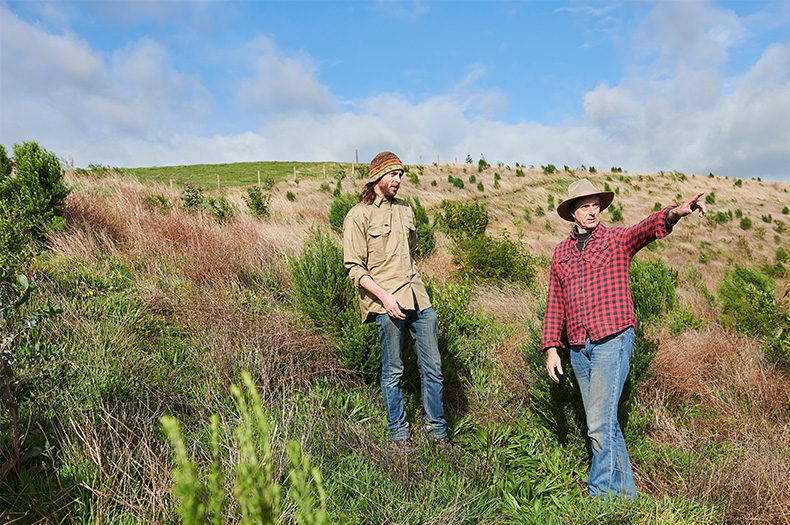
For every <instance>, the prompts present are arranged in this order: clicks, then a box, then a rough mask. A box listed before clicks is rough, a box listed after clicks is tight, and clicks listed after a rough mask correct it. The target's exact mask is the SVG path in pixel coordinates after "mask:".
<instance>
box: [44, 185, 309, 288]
mask: <svg viewBox="0 0 790 525" xmlns="http://www.w3.org/2000/svg"><path fill="white" fill-rule="evenodd" d="M70 182H71V183H74V182H77V181H74V180H72V181H70ZM93 184H96V185H98V186H96V187H95V189H94V191H92V192H74V193H72V194H71V195H70V196H69V197H68V199H67V200H66V202H65V204H64V206H63V215H64V216H65V217H66V220H67V222H68V224H69V225H70V228H69V229H68V230H66V231H65V232H63V233H60V234H58V235H56V236H54V237H53V238H52V239H51V246H52V249H53V251H54V252H55V253H56V254H61V255H65V256H67V257H71V258H76V259H85V260H96V259H97V258H100V257H105V256H106V255H110V256H122V257H124V258H126V259H129V260H131V261H133V262H134V263H135V265H137V266H139V267H141V268H143V269H144V273H147V274H148V275H152V276H156V277H160V278H169V277H172V275H173V274H180V275H181V276H182V278H184V279H185V280H187V281H189V282H192V283H195V284H197V285H210V286H214V287H217V288H221V287H238V286H240V285H242V283H243V281H244V278H245V276H250V275H259V276H261V275H273V276H274V278H275V279H277V280H279V281H280V282H286V281H287V279H288V272H287V266H286V265H285V261H286V258H287V256H288V254H292V253H298V252H299V251H300V250H301V247H302V242H303V238H304V236H305V233H306V231H307V226H305V225H303V224H302V225H300V224H299V223H297V224H289V223H287V222H286V223H282V222H274V221H271V222H269V223H266V222H265V221H259V220H256V219H254V218H252V217H251V216H249V215H247V214H238V215H237V216H236V217H235V218H233V219H232V220H230V221H228V222H227V223H224V224H219V223H217V221H215V220H214V219H213V218H212V217H211V216H210V215H209V214H208V213H207V212H194V211H190V210H188V209H185V208H183V207H182V206H180V205H178V196H177V195H173V194H172V193H171V192H170V191H169V190H167V189H165V188H164V187H162V188H158V190H159V191H157V188H151V187H150V186H146V185H143V184H140V183H138V182H135V181H133V180H129V179H125V178H121V177H110V178H107V179H101V180H99V181H94V182H93ZM151 195H164V196H165V197H167V198H168V199H169V200H170V201H171V202H175V203H176V206H174V207H173V208H172V209H171V210H168V211H166V212H165V213H162V212H158V211H155V210H152V209H150V207H149V206H147V205H146V202H145V199H146V197H149V196H151ZM229 200H231V201H233V200H234V199H233V198H231V199H229ZM283 200H284V199H283ZM289 210H290V208H289ZM289 213H290V212H289ZM297 213H299V212H297ZM307 215H310V214H307ZM304 221H308V222H310V221H311V218H306V219H304Z"/></svg>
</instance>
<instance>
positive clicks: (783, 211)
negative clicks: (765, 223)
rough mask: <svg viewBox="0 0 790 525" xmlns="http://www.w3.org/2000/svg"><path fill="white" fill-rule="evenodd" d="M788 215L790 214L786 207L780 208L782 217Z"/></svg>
mask: <svg viewBox="0 0 790 525" xmlns="http://www.w3.org/2000/svg"><path fill="white" fill-rule="evenodd" d="M788 213H790V208H788V207H787V206H785V207H784V208H782V215H787V214H788Z"/></svg>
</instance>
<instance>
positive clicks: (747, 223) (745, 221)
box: [741, 217, 752, 230]
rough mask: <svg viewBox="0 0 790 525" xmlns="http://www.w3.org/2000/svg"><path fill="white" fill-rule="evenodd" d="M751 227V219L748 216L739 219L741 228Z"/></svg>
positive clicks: (748, 228) (747, 228)
mask: <svg viewBox="0 0 790 525" xmlns="http://www.w3.org/2000/svg"><path fill="white" fill-rule="evenodd" d="M751 228H752V220H751V219H750V218H749V217H744V218H743V219H741V229H742V230H750V229H751Z"/></svg>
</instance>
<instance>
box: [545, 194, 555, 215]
mask: <svg viewBox="0 0 790 525" xmlns="http://www.w3.org/2000/svg"><path fill="white" fill-rule="evenodd" d="M548 202H549V204H548V206H547V208H548V210H549V211H554V209H555V207H554V195H552V194H551V193H549V197H548Z"/></svg>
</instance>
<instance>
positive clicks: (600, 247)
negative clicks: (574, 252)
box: [585, 242, 612, 268]
mask: <svg viewBox="0 0 790 525" xmlns="http://www.w3.org/2000/svg"><path fill="white" fill-rule="evenodd" d="M585 251H586V258H587V260H588V261H589V262H590V265H591V266H592V267H593V268H603V267H605V266H609V263H610V262H611V260H612V250H611V248H610V246H609V243H608V242H597V243H595V244H593V245H592V246H588V247H587V250H585Z"/></svg>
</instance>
